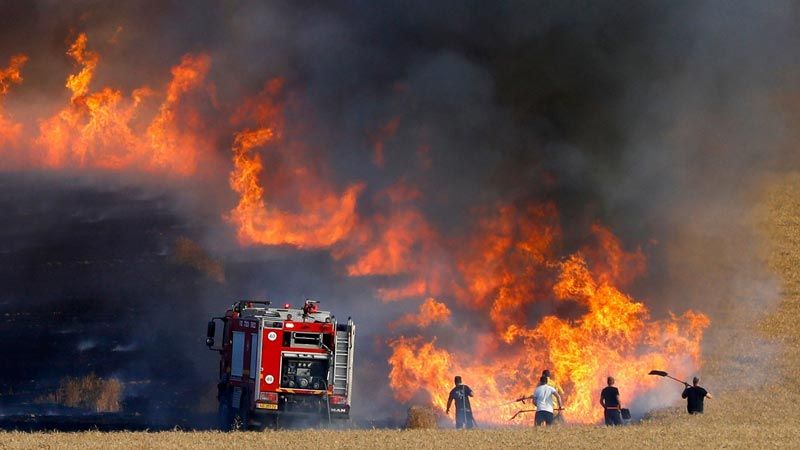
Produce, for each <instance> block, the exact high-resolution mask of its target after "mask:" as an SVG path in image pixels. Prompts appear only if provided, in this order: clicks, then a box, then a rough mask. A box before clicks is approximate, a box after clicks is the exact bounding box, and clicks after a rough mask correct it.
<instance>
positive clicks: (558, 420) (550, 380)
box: [542, 369, 564, 424]
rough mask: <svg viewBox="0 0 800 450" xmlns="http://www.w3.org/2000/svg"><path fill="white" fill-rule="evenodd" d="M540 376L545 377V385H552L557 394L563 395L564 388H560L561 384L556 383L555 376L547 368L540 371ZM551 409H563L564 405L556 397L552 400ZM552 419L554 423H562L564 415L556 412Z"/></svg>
mask: <svg viewBox="0 0 800 450" xmlns="http://www.w3.org/2000/svg"><path fill="white" fill-rule="evenodd" d="M542 376H543V377H547V385H548V386H552V387H553V389H555V390H556V391H557V392H558V395H560V396H563V395H564V390H563V389H561V386H559V385H558V383H557V382H556V380H555V378H553V374H552V373H550V370H549V369H545V370H543V371H542ZM559 398H560V397H559ZM553 409H554V410H556V411H560V410H563V409H564V407H563V406H562V405H561V401H559V400H558V399H555V401H554V402H553ZM553 421H554V422H555V423H557V424H563V423H564V417H563V416H562V415H561V414H556V415H555V417H554V418H553Z"/></svg>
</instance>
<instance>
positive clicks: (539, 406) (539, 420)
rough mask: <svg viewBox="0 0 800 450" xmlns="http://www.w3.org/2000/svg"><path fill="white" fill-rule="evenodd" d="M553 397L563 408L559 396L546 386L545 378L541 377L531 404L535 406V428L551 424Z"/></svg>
mask: <svg viewBox="0 0 800 450" xmlns="http://www.w3.org/2000/svg"><path fill="white" fill-rule="evenodd" d="M553 397H555V398H556V399H557V400H558V405H560V406H561V407H562V408H563V407H564V401H563V400H562V399H561V395H559V394H558V391H557V390H556V389H555V388H554V387H553V386H549V385H548V384H547V377H545V376H543V377H541V378H540V379H539V386H537V387H536V390H535V391H533V403H534V404H535V405H536V418H535V419H534V422H535V423H536V426H539V425H543V424H544V425H552V424H553V417H554V416H553Z"/></svg>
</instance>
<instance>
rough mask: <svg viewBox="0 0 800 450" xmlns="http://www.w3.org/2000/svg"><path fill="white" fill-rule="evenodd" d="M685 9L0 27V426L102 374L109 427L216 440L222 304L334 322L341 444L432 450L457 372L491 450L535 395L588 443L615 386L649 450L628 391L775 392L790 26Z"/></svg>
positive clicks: (288, 14) (554, 8) (252, 16)
mask: <svg viewBox="0 0 800 450" xmlns="http://www.w3.org/2000/svg"><path fill="white" fill-rule="evenodd" d="M628 3H629V4H628ZM678 3H679V4H673V5H665V4H662V3H661V2H622V3H620V4H615V5H610V4H609V5H606V6H605V7H598V8H597V9H596V10H584V9H582V8H578V7H577V6H576V5H569V4H565V5H562V6H558V5H554V4H549V3H548V4H542V5H538V6H537V5H535V2H533V3H531V4H530V5H522V4H519V5H514V6H511V5H506V6H502V5H493V6H490V5H469V4H465V3H452V4H450V3H448V2H443V3H442V4H441V5H428V4H426V3H425V2H419V3H417V2H411V3H410V4H409V5H406V6H401V5H389V4H386V5H383V6H379V5H377V4H372V3H370V2H348V3H345V4H342V5H338V6H331V5H326V4H316V3H315V2H300V3H295V2H285V3H284V2H274V3H272V4H262V3H260V2H236V1H234V2H214V1H202V2H199V3H193V4H187V3H186V2H156V1H144V0H143V1H140V2H130V3H127V4H123V5H111V4H107V3H104V2H94V1H79V2H72V3H69V4H56V3H52V2H46V1H41V2H27V3H24V4H22V3H11V2H9V3H4V4H2V5H0V17H2V19H0V25H2V26H0V38H2V40H1V41H0V185H2V186H3V189H2V191H0V210H2V211H3V212H4V217H5V219H4V225H3V227H2V228H0V252H2V254H3V255H4V258H3V261H2V262H0V315H2V317H3V321H2V322H0V336H3V341H4V342H9V343H13V345H6V346H4V348H3V349H2V350H0V356H2V357H3V359H4V361H6V362H7V363H9V366H10V367H11V369H9V371H8V373H7V376H4V377H3V379H2V380H1V381H0V398H2V399H3V402H2V407H0V415H2V418H3V419H2V420H0V423H14V422H13V420H11V419H13V418H15V417H20V416H24V415H26V414H33V415H41V416H42V417H46V416H57V417H70V416H81V415H87V414H89V412H87V411H86V409H87V408H86V407H82V406H81V405H84V404H85V403H86V402H83V403H81V401H79V400H78V399H73V401H71V402H68V403H69V405H71V406H70V407H69V408H64V407H63V404H65V403H64V402H57V401H55V400H54V401H52V402H48V401H47V399H59V398H61V397H64V396H65V394H64V391H65V390H66V388H65V386H69V384H68V382H65V381H64V380H72V381H71V382H73V384H75V383H78V381H77V380H79V379H83V377H94V378H91V380H92V382H93V383H105V384H103V385H108V386H112V387H113V389H111V391H113V393H114V399H112V400H108V401H106V403H109V404H111V405H112V406H113V407H112V408H109V409H106V410H107V411H113V412H114V414H117V415H116V416H114V417H116V419H114V420H122V424H123V425H122V428H125V425H124V423H125V420H127V419H128V418H130V420H131V424H135V426H136V427H140V426H142V427H146V428H151V429H163V428H167V429H169V428H172V427H173V426H182V427H187V428H208V427H210V426H211V424H213V423H214V419H213V417H214V413H215V411H216V381H217V380H216V377H217V368H216V362H217V361H216V359H215V357H216V355H213V354H211V353H209V352H207V351H206V350H205V349H204V348H203V341H204V339H205V336H204V335H203V331H204V327H205V322H206V321H207V320H208V319H209V318H210V317H212V316H218V315H220V314H221V313H223V311H224V309H225V307H227V306H228V305H229V304H230V303H232V302H234V301H236V300H240V299H265V298H269V299H271V300H274V301H276V302H279V303H281V304H283V303H285V302H288V303H292V304H295V306H297V305H299V304H300V303H301V302H302V301H303V300H305V299H306V298H313V299H316V300H320V301H321V302H322V307H323V308H324V309H326V310H328V309H329V310H331V311H333V312H334V313H335V314H337V315H339V316H343V317H347V316H352V317H353V319H354V320H355V321H356V322H357V323H358V327H359V335H358V339H359V341H358V350H357V355H356V367H355V373H356V375H355V393H354V403H353V410H352V411H353V412H352V414H353V417H354V419H355V420H354V422H355V423H356V424H362V425H364V426H365V427H389V428H392V427H398V426H401V425H402V424H403V423H404V422H405V420H406V417H405V414H406V411H407V410H408V408H409V407H412V406H413V407H421V408H425V409H426V410H430V411H433V414H434V415H435V416H437V417H439V422H440V424H441V425H448V426H449V421H450V419H449V418H443V417H444V416H443V414H444V410H445V408H446V404H447V396H448V393H449V390H450V388H451V387H452V380H453V376H455V375H460V376H462V377H463V379H464V381H465V383H466V384H468V385H469V386H471V388H472V389H473V390H474V391H475V397H474V400H473V402H472V405H473V407H474V410H475V415H476V420H477V422H478V423H479V424H480V425H481V426H482V427H504V426H512V427H527V426H529V425H531V423H532V419H533V417H532V415H531V414H528V415H523V416H521V417H520V418H517V419H515V420H514V421H510V420H509V418H510V417H511V416H512V415H513V414H514V412H516V411H517V410H519V409H520V408H521V407H524V406H525V405H521V404H520V403H516V402H514V401H513V400H515V399H517V398H520V397H524V396H528V395H530V394H531V392H532V390H533V389H534V387H535V386H536V384H537V381H538V379H539V376H540V375H541V373H542V371H543V370H544V369H549V370H550V371H551V372H552V373H553V376H554V378H555V380H556V381H557V383H558V384H559V385H560V387H561V388H562V389H563V391H564V400H565V410H564V412H563V415H564V417H565V418H566V420H567V422H568V423H570V424H582V425H596V424H599V423H600V422H601V421H602V417H603V410H602V408H600V407H599V406H598V395H599V391H600V390H601V389H602V388H603V387H604V386H605V380H606V377H607V376H614V377H615V378H616V380H617V384H618V386H620V389H621V392H622V401H623V403H624V405H625V406H626V407H629V408H630V409H631V411H632V413H633V415H634V419H635V420H637V421H638V420H639V419H642V418H645V422H644V423H645V425H643V426H642V427H643V428H647V431H646V432H645V434H647V433H650V435H653V436H655V435H657V434H659V433H667V432H669V433H672V432H674V431H675V430H676V429H678V428H680V427H683V426H686V425H687V424H688V422H686V420H685V418H680V417H677V414H676V413H675V411H676V410H675V409H669V408H671V407H672V408H674V407H675V405H676V404H678V402H679V398H677V397H678V396H677V395H676V392H677V391H676V389H677V387H676V385H674V384H672V385H669V384H668V383H667V381H668V380H667V381H665V380H664V379H662V378H659V377H653V376H648V375H647V373H648V372H649V371H650V370H653V369H658V370H663V371H667V372H669V374H670V375H673V376H675V377H677V378H681V379H690V378H691V377H692V376H693V375H698V374H699V375H701V377H702V379H703V382H704V383H706V384H707V386H708V387H709V390H710V391H712V392H714V393H715V394H716V393H720V401H719V404H720V405H722V406H720V411H729V410H730V411H733V410H734V409H735V408H734V407H733V406H732V404H733V400H732V399H733V398H734V397H735V396H736V395H743V394H742V391H741V389H745V388H746V389H756V388H761V387H762V386H763V385H765V384H767V383H775V385H777V386H784V384H782V382H783V381H785V373H787V372H785V371H786V370H787V368H786V367H778V366H777V365H776V363H775V361H776V359H777V358H778V356H779V355H781V354H782V353H781V352H783V351H786V349H784V348H783V347H782V346H781V344H785V346H791V345H795V344H796V339H795V340H791V339H790V340H788V341H783V342H777V341H776V340H775V338H776V336H777V335H780V334H781V333H783V331H777V332H776V331H774V330H775V329H776V327H777V329H780V330H784V329H783V328H780V326H779V325H776V324H777V322H776V320H778V319H776V317H780V320H784V319H785V318H784V317H782V316H781V314H782V313H781V314H778V315H775V313H774V311H775V310H776V308H785V306H780V307H779V306H778V305H780V304H781V303H780V301H781V298H782V294H784V295H783V297H784V300H785V297H786V296H787V295H789V294H785V293H784V290H783V289H782V288H781V286H783V285H784V284H782V283H790V281H786V280H790V279H792V278H791V277H792V276H793V275H791V273H793V272H791V270H790V269H788V268H787V267H785V265H786V264H785V263H784V262H776V260H775V258H772V259H770V258H768V257H765V255H766V254H771V255H776V254H777V255H778V256H777V258H779V259H780V258H782V257H783V255H784V253H781V252H777V253H775V250H774V248H775V247H776V246H777V247H780V246H781V245H783V243H785V242H786V241H787V240H790V235H789V234H787V233H785V232H784V231H785V230H784V229H782V228H780V227H781V226H783V225H784V222H782V221H783V220H784V219H781V218H779V217H784V216H783V215H789V216H791V217H794V215H796V211H795V210H794V209H792V208H788V209H787V207H786V206H785V204H786V202H787V199H788V198H791V195H787V194H785V193H784V191H782V190H781V189H784V188H782V187H780V186H792V185H793V184H792V183H794V181H793V179H792V178H784V177H785V175H783V174H782V173H783V172H788V171H790V170H793V169H794V170H796V169H797V167H796V166H797V165H798V163H800V161H798V159H797V156H796V151H795V150H794V145H793V144H794V142H795V141H796V138H797V136H795V135H794V128H793V127H791V126H790V124H791V123H793V121H794V120H797V119H800V117H798V116H797V114H798V112H800V110H799V109H798V108H797V106H796V104H795V103H796V102H794V100H793V99H794V98H795V97H796V91H797V89H796V83H795V82H794V79H795V77H796V75H797V74H798V72H800V71H798V69H800V64H798V62H797V61H795V58H794V57H793V56H789V55H788V54H787V53H789V52H783V51H782V50H781V49H782V48H788V49H794V48H795V47H794V46H793V45H794V44H797V43H798V42H800V35H798V33H797V31H796V30H795V29H794V28H795V27H794V26H793V23H792V21H791V20H788V19H786V18H785V17H793V14H797V12H798V11H796V7H795V6H794V5H792V4H790V3H788V2H787V3H786V4H783V2H779V3H780V5H779V6H780V7H779V8H778V9H781V11H783V10H785V12H786V14H784V15H781V14H778V15H776V14H773V13H771V12H770V11H767V9H768V8H766V7H764V8H762V7H759V6H757V5H750V6H748V7H747V8H742V9H743V10H737V11H735V12H731V14H730V16H725V15H723V16H724V17H720V14H718V11H719V9H727V8H730V7H729V6H728V7H725V6H724V5H720V4H718V3H717V2H714V1H708V2H678ZM776 8H777V7H776ZM744 10H746V11H744ZM784 16H785V17H784ZM23 30H24V32H23ZM763 30H769V31H766V32H764V31H763ZM23 36H24V37H23ZM31 36H33V37H31ZM776 42H778V43H779V45H776V44H775V43H776ZM742 43H747V44H748V45H742ZM742 61H744V62H742ZM776 174H777V175H776ZM775 180H777V181H775ZM764 186H767V188H765V187H764ZM775 186H779V187H775ZM765 189H767V191H768V193H767V194H764V195H762V193H763V192H764V190H765ZM765 196H766V200H765ZM775 198H780V200H775ZM764 205H767V206H766V207H765V206H764ZM765 208H766V209H769V211H766V212H765ZM753 211H755V212H753ZM776 211H778V212H776ZM792 220H793V219H792ZM765 224H766V225H765ZM776 227H777V228H776ZM792 251H793V250H792ZM780 261H784V260H782V259H781V260H780ZM781 277H783V280H782V279H781ZM792 295H793V294H792ZM778 311H784V310H782V309H778ZM769 314H773V315H772V316H770V315H769ZM787 314H788V313H787ZM759 327H761V328H760V329H759ZM759 330H761V331H759ZM763 330H767V333H765V332H764V331H763ZM792 336H794V335H792ZM792 339H794V338H792ZM792 358H793V357H790V358H789V360H792ZM795 359H796V358H795ZM733 371H736V372H739V373H746V372H748V371H754V372H758V373H759V374H760V376H759V377H757V378H758V379H755V380H754V379H746V380H740V381H733V380H732V379H731V378H730V377H729V376H728V375H729V374H730V373H731V372H733ZM87 379H88V378H87ZM65 383H67V384H65ZM789 390H790V391H791V389H789ZM792 395H794V396H795V397H796V394H791V395H790V394H784V395H782V396H783V397H787V398H788V397H792ZM78 396H79V395H78ZM792 398H794V397H792ZM59 403H60V404H59ZM709 409H710V410H712V411H713V409H714V406H711V405H709ZM97 411H100V409H98V410H97ZM97 411H95V413H96V412H97ZM654 411H656V412H654ZM712 414H713V412H712ZM87 417H88V418H87V419H86V420H87V421H88V422H91V421H93V420H101V419H99V418H97V416H96V415H88V416H87ZM729 417H734V418H735V417H740V415H737V414H733V413H731V415H730V416H729ZM120 418H122V419H120ZM3 420H6V422H3ZM718 420H720V419H719V418H718V417H717V418H711V419H709V418H706V417H704V418H702V422H700V421H699V422H698V423H700V424H707V425H708V426H718V425H720V426H723V425H724V426H728V425H727V424H725V423H723V422H718ZM736 420H739V419H736ZM736 420H734V422H736ZM736 423H738V422H736ZM730 426H733V425H730ZM648 427H649V428H648ZM9 428H13V426H9ZM131 428H133V426H132V427H131ZM586 430H594V431H592V432H594V433H597V436H599V437H598V439H600V441H602V440H603V439H610V440H613V439H614V438H613V435H612V434H608V433H610V432H609V431H601V430H597V429H595V428H589V427H575V428H572V429H571V430H569V431H562V432H561V433H567V434H569V433H572V434H582V433H584V432H587V433H588V432H589V431H586ZM726 430H727V429H726ZM501 431H502V430H494V431H491V432H486V433H489V434H487V435H486V436H490V435H491V436H490V437H488V438H487V439H491V440H492V441H480V440H478V441H475V444H476V445H481V446H487V445H489V444H487V442H494V443H498V442H501V441H502V442H504V444H503V446H509V447H516V446H519V445H517V444H515V443H514V442H518V441H515V440H511V441H508V440H507V439H518V438H519V439H522V440H523V441H524V440H527V439H530V438H531V435H528V434H526V433H530V431H529V430H523V429H517V428H515V429H514V430H506V431H508V433H509V434H508V435H502V433H501ZM774 431H775V433H776V434H775V435H776V436H777V437H776V441H775V442H776V443H777V442H784V441H783V439H785V438H786V436H787V435H789V434H791V433H792V431H787V430H785V429H784V428H780V427H777V428H775V430H774ZM298 433H299V432H298ZM315 433H316V432H315ZM326 433H331V434H326ZM359 433H362V434H363V436H367V437H359V438H358V439H367V440H368V439H372V437H368V436H369V432H366V431H364V432H359ZM375 433H376V434H375V435H376V436H377V435H380V436H383V435H382V434H380V433H384V434H385V435H386V436H388V437H386V439H388V441H387V442H395V441H392V440H393V439H400V441H399V442H400V443H398V444H397V446H410V445H416V444H413V442H423V441H424V440H425V439H427V438H426V437H425V436H426V435H425V434H424V433H425V432H422V431H420V432H419V433H420V434H418V435H415V434H406V435H402V434H397V432H394V431H391V432H388V431H387V432H383V431H382V432H380V433H378V432H375ZM387 433H388V434H387ZM491 433H494V434H491ZM498 433H501V434H498ZM557 433H559V432H556V431H547V434H546V436H547V439H551V438H552V439H553V440H554V441H553V442H555V441H556V440H558V439H562V438H563V436H562V435H560V434H557ZM602 433H606V434H602ZM625 433H633V432H632V431H630V430H626V431H625ZM729 434H730V433H729V432H728V431H725V432H720V433H718V435H717V439H719V440H718V441H716V442H718V443H720V445H722V444H723V443H724V442H732V441H729V440H726V439H728V437H726V435H729ZM733 434H734V435H735V434H736V433H735V432H733ZM501 435H502V436H504V437H500V436H501ZM26 436H27V435H19V434H6V435H5V436H3V437H2V439H3V440H8V442H10V443H11V445H12V446H14V445H17V446H19V445H21V446H26V445H27V444H26V443H27V442H28V441H26V439H28V438H27V437H26ZM53 436H55V438H54V439H59V440H60V439H62V438H63V437H62V436H59V435H49V436H48V439H50V438H53ZM209 436H212V437H211V438H210V439H212V440H218V441H219V443H220V444H219V445H227V444H225V442H224V441H225V440H228V439H232V438H230V437H228V435H220V434H212V435H209ZM287 436H289V435H287ZM298 436H301V434H293V435H291V436H289V437H290V438H291V439H294V438H296V437H298ZM314 436H315V437H314V438H315V439H320V441H319V442H320V443H321V442H323V441H325V440H329V439H342V437H341V436H343V435H339V434H335V433H334V432H319V433H317V434H314ZM398 436H400V437H398ZM403 436H405V437H403ZM443 436H444V435H443ZM471 436H473V437H474V436H479V435H477V434H473V435H471ZM480 436H483V435H480ZM406 438H407V439H410V440H407V441H404V439H406ZM69 439H72V438H71V437H70V438H68V439H66V440H64V441H63V442H64V444H63V445H64V446H66V447H70V446H71V444H69ZM121 439H127V438H121ZM136 439H139V438H136ZM142 439H145V440H143V441H141V443H140V444H137V445H141V446H143V447H151V446H153V443H152V442H151V441H147V439H150V438H142ZM156 439H160V438H156ZM169 439H173V437H168V438H165V440H164V441H163V442H172V441H170V440H169ZM176 439H178V438H176ZM247 439H253V440H254V442H262V441H263V440H264V439H269V438H266V437H254V436H249V435H248V437H247ZM381 439H383V438H381ZM420 439H422V441H420ZM448 439H449V438H448ZM470 439H472V437H470ZM476 439H483V437H480V438H477V437H476ZM496 439H500V441H497V440H496ZM653 439H655V438H653ZM177 442H178V441H176V444H175V445H183V444H178V443H177ZM215 442H216V441H215ZM228 442H232V441H228ZM263 442H266V441H263ZM48 445H49V444H48ZM76 445H77V444H76ZM165 445H166V446H170V445H171V444H165ZM388 445H390V446H395V445H392V444H388ZM651 445H652V443H651ZM354 446H373V444H372V443H371V441H364V442H363V443H362V444H361V445H354Z"/></svg>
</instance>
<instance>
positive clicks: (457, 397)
mask: <svg viewBox="0 0 800 450" xmlns="http://www.w3.org/2000/svg"><path fill="white" fill-rule="evenodd" d="M454 381H455V387H454V388H453V389H451V390H450V397H448V399H447V413H446V414H450V405H451V404H452V403H453V402H455V403H456V429H459V428H461V427H467V428H474V427H475V419H474V418H473V417H472V407H470V404H469V398H470V397H472V389H470V388H469V386H467V385H466V384H463V383H462V382H461V377H460V376H456V378H455V380H454Z"/></svg>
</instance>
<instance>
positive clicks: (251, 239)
mask: <svg viewBox="0 0 800 450" xmlns="http://www.w3.org/2000/svg"><path fill="white" fill-rule="evenodd" d="M281 88H282V83H281V81H280V80H273V81H272V82H269V83H267V86H266V87H265V88H264V90H263V91H262V92H261V94H259V96H258V99H257V100H256V101H253V102H248V103H247V104H246V105H245V107H244V110H243V111H240V112H239V113H238V114H237V116H238V118H243V117H247V116H248V115H249V116H250V117H251V118H252V119H254V120H255V121H256V124H257V128H254V129H246V130H244V131H241V132H239V133H237V134H236V137H235V138H234V144H233V172H232V173H231V176H230V185H231V188H233V190H234V191H236V192H237V193H239V196H240V197H239V203H238V204H237V205H236V208H234V209H233V210H232V211H231V212H230V214H229V216H228V220H229V221H231V222H232V223H234V224H235V225H236V227H237V236H238V238H239V242H240V243H242V244H243V245H250V244H262V245H292V246H296V247H299V248H319V247H330V246H331V245H333V244H335V243H337V242H339V241H340V240H341V239H343V238H344V237H345V236H346V235H347V234H348V233H349V232H350V230H351V229H352V228H353V226H354V225H355V222H356V211H355V209H356V200H357V198H358V194H359V193H360V192H361V190H362V189H363V185H361V184H354V185H351V186H349V187H348V188H347V189H346V190H345V191H344V193H342V194H341V195H337V194H336V193H335V192H334V191H333V189H331V188H330V187H329V186H328V184H327V183H326V182H325V181H324V180H322V179H321V177H319V176H318V174H317V173H315V172H314V171H313V170H312V169H311V168H310V167H309V166H310V165H308V164H304V162H303V161H300V162H299V163H298V164H297V166H296V167H294V168H293V173H292V175H293V177H292V180H291V181H292V183H293V184H294V186H293V187H295V189H296V192H295V197H296V204H297V205H300V211H299V212H291V211H287V210H283V209H280V208H278V207H277V206H274V205H272V204H268V203H267V202H266V200H265V190H264V188H263V187H262V184H261V180H260V177H261V174H262V172H263V171H264V164H263V163H262V159H261V156H260V155H259V154H257V153H254V150H255V149H257V148H259V147H262V146H265V145H267V144H277V142H276V141H277V139H278V138H279V137H280V135H281V130H280V127H281V120H280V113H281V108H280V106H278V105H276V103H275V97H276V96H277V95H278V94H279V93H280V90H281ZM274 149H275V151H277V152H281V151H285V152H287V153H291V154H293V155H294V156H298V155H300V154H301V153H302V151H301V150H302V149H298V148H294V147H291V145H287V144H284V145H283V146H277V145H275V148H274Z"/></svg>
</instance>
